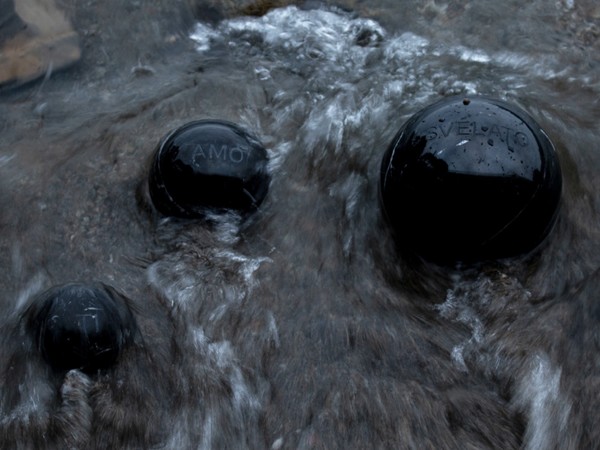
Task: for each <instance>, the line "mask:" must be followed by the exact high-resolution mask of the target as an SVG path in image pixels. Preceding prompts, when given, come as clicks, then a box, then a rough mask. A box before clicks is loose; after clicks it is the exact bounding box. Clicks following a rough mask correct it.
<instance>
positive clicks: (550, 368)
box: [516, 353, 571, 450]
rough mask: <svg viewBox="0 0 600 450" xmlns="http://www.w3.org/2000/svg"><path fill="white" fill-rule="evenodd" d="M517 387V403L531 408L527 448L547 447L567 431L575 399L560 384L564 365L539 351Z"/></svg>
mask: <svg viewBox="0 0 600 450" xmlns="http://www.w3.org/2000/svg"><path fill="white" fill-rule="evenodd" d="M530 365H531V369H530V370H529V371H528V372H527V373H526V375H525V376H524V377H523V379H521V380H520V382H519V383H518V387H517V396H516V404H517V406H518V407H521V408H523V409H525V410H526V411H527V416H528V421H527V429H526V431H525V437H524V448H525V449H526V450H545V449H548V448H552V447H553V444H554V443H556V442H559V441H560V440H559V439H558V436H562V435H564V434H565V433H566V432H567V431H566V430H567V422H568V419H569V414H570V412H571V402H570V401H569V399H568V398H567V396H566V394H565V393H563V392H562V390H561V387H560V380H561V369H560V367H557V366H556V365H554V364H553V363H552V362H551V361H550V359H549V357H548V356H547V355H546V354H543V353H540V354H537V355H535V356H534V357H533V358H532V360H531V361H530Z"/></svg>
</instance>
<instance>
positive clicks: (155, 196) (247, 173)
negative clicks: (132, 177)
mask: <svg viewBox="0 0 600 450" xmlns="http://www.w3.org/2000/svg"><path fill="white" fill-rule="evenodd" d="M267 163H268V157H267V152H266V150H265V148H264V147H263V146H262V144H261V143H260V142H259V141H258V140H257V138H255V137H254V136H252V135H251V134H249V133H248V132H246V131H245V130H243V129H242V128H240V127H239V126H237V125H235V124H233V123H229V122H225V121H221V120H200V121H196V122H190V123H188V124H186V125H183V126H182V127H180V128H178V129H176V130H174V131H172V132H171V133H169V134H168V135H167V136H166V137H165V138H163V140H162V141H161V142H160V144H159V146H158V149H157V150H156V153H155V155H154V160H153V164H152V167H151V169H150V178H149V188H150V196H151V198H152V202H153V203H154V206H155V207H156V208H157V209H158V210H159V211H160V212H161V213H163V214H165V215H168V216H178V217H186V218H202V217H205V216H206V215H207V213H211V212H223V211H229V210H233V211H236V212H238V213H240V214H242V215H244V214H246V213H248V212H251V211H254V210H255V209H256V208H258V206H259V205H260V204H261V202H262V201H263V199H264V198H265V196H266V194H267V190H268V188H269V182H270V177H269V174H268V171H267Z"/></svg>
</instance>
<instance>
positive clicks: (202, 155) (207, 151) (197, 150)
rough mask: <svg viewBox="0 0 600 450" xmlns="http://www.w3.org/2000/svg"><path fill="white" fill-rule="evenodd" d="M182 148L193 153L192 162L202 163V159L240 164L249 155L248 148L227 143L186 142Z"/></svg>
mask: <svg viewBox="0 0 600 450" xmlns="http://www.w3.org/2000/svg"><path fill="white" fill-rule="evenodd" d="M183 150H185V151H191V152H192V154H193V155H194V163H198V164H202V160H204V161H211V160H212V161H225V162H231V163H233V164H240V163H242V162H244V161H247V160H248V158H249V157H250V149H249V148H248V147H245V146H238V145H236V146H233V147H231V146H229V145H227V144H222V145H214V144H204V145H201V144H195V145H192V144H188V145H185V146H183Z"/></svg>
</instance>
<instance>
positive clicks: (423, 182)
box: [380, 97, 562, 262]
mask: <svg viewBox="0 0 600 450" xmlns="http://www.w3.org/2000/svg"><path fill="white" fill-rule="evenodd" d="M380 181H381V182H380V197H381V202H382V205H383V210H384V213H385V215H386V216H387V218H388V219H389V222H390V223H391V225H392V227H393V229H394V231H395V235H396V237H397V239H398V240H399V243H400V244H401V246H402V247H404V248H406V249H408V250H411V251H413V252H414V253H417V254H419V255H421V256H422V257H424V258H425V259H430V260H434V261H438V262H454V261H473V260H483V259H489V258H501V257H508V256H515V255H519V254H523V253H526V252H528V251H530V250H532V249H533V248H535V247H536V246H537V245H538V244H540V243H541V241H542V240H543V239H544V238H545V237H546V235H547V234H548V233H549V231H550V229H551V227H552V225H553V223H554V221H555V219H556V216H557V211H558V206H559V201H560V196H561V189H562V177H561V171H560V166H559V162H558V159H557V156H556V153H555V150H554V147H553V145H552V143H551V142H550V140H549V138H548V136H547V135H546V133H544V131H543V130H542V129H541V128H540V127H539V125H537V124H536V122H535V121H534V120H533V119H532V118H531V117H530V116H529V115H528V114H527V113H525V112H524V111H523V110H521V109H520V108H518V107H516V106H514V105H510V104H507V103H505V102H502V101H499V100H493V99H489V98H484V97H470V98H463V97H460V98H459V97H452V98H448V99H444V100H442V101H440V102H438V103H435V104H433V105H430V106H428V107H426V108H425V109H423V110H422V111H420V112H418V113H417V114H415V115H414V116H413V117H412V118H410V119H409V120H408V121H407V122H406V123H405V124H404V125H403V126H402V128H401V129H400V131H399V132H398V134H397V135H396V136H395V138H394V140H393V141H392V143H391V145H390V147H389V149H388V150H387V152H386V153H385V155H384V157H383V161H382V165H381V180H380Z"/></svg>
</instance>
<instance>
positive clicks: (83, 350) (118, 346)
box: [29, 284, 136, 373]
mask: <svg viewBox="0 0 600 450" xmlns="http://www.w3.org/2000/svg"><path fill="white" fill-rule="evenodd" d="M29 324H30V327H32V328H33V333H34V336H35V337H36V342H37V346H38V348H39V350H40V352H41V353H42V356H43V357H44V359H45V360H46V361H47V362H48V363H49V364H50V365H51V366H52V367H53V368H55V369H57V370H70V369H80V370H83V371H85V372H88V373H93V372H95V371H97V370H99V369H105V368H108V367H110V366H112V365H113V364H114V363H115V362H116V360H117V359H118V357H119V355H120V354H121V351H122V350H123V348H124V346H125V345H127V344H128V343H129V342H130V341H131V340H132V339H133V335H134V333H135V330H136V325H135V319H134V317H133V315H132V313H131V311H130V310H129V308H128V306H127V304H126V303H125V301H124V299H123V298H122V297H121V296H120V295H119V294H118V293H117V292H116V291H114V290H113V289H111V288H109V287H108V286H104V285H90V286H88V285H84V284H66V285H62V286H55V287H53V288H50V289H49V290H47V291H45V292H44V293H42V294H41V295H39V296H38V297H37V298H36V300H35V302H34V303H33V305H32V307H31V310H30V318H29Z"/></svg>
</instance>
